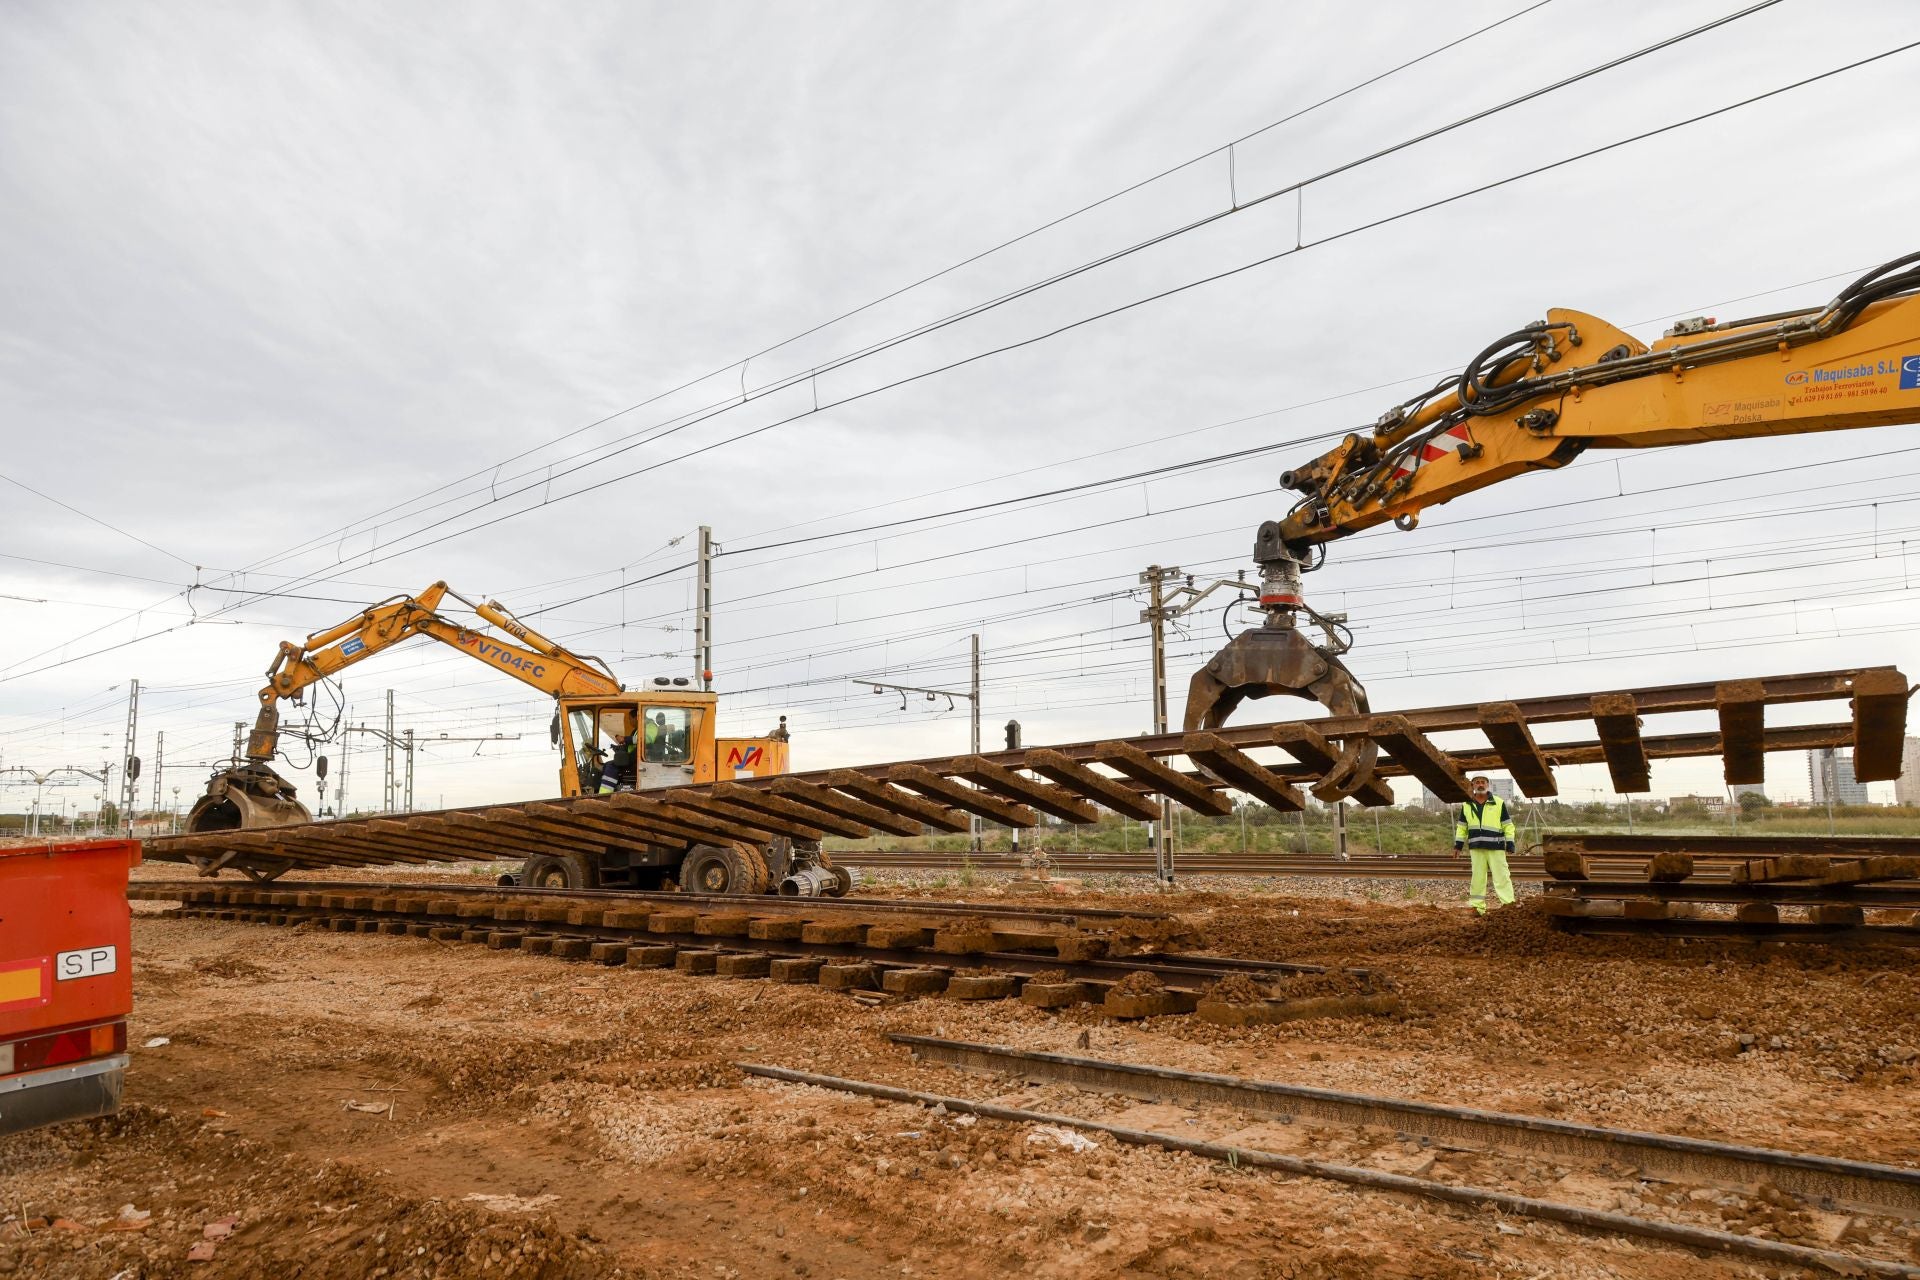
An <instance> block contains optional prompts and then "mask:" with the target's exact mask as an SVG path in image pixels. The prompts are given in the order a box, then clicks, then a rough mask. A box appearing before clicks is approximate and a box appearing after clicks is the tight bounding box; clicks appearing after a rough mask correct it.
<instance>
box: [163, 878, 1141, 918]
mask: <svg viewBox="0 0 1920 1280" xmlns="http://www.w3.org/2000/svg"><path fill="white" fill-rule="evenodd" d="M274 884H275V887H274V888H272V889H239V888H232V889H230V890H229V891H230V892H240V893H254V894H262V895H264V894H280V893H352V894H377V895H379V896H382V897H393V896H395V895H400V894H417V895H424V896H437V895H440V894H453V895H456V896H472V897H496V896H497V897H502V898H507V899H510V900H515V901H527V902H547V901H564V900H568V899H574V898H583V899H588V900H590V901H595V902H604V903H606V904H608V905H609V906H614V905H618V904H621V903H657V904H660V905H664V906H670V907H711V908H717V909H724V910H733V911H738V910H746V909H751V910H752V911H753V912H754V913H755V914H760V915H775V914H779V913H781V912H789V913H795V914H813V915H823V916H824V915H835V914H845V913H846V912H850V911H851V912H861V911H879V912H898V913H902V914H909V915H911V914H916V913H917V914H921V915H948V916H984V917H987V918H988V919H1005V920H1033V921H1039V922H1043V923H1053V924H1071V923H1073V922H1074V921H1075V920H1169V919H1172V913H1171V912H1166V911H1154V910H1151V909H1146V910H1138V911H1130V910H1125V909H1123V908H1119V907H1073V908H1058V909H1048V908H1043V907H1033V908H1029V907H1017V906H1006V905H1002V904H998V903H982V902H914V901H911V900H903V899H900V898H786V897H777V896H770V895H765V894H756V895H752V896H748V895H743V894H724V893H681V892H661V893H651V892H641V891H636V890H628V889H537V888H534V887H533V886H531V885H494V884H457V883H441V882H439V881H426V882H421V883H415V882H412V881H393V880H278V881H275V882H274ZM210 887H213V886H210V885H209V884H208V883H207V882H206V881H204V880H133V881H129V882H128V885H127V888H128V891H129V892H128V896H129V897H145V896H149V895H144V894H136V893H135V892H134V891H136V890H149V889H150V890H155V891H159V892H165V893H168V894H181V893H186V892H189V891H194V890H205V889H208V888H210ZM220 887H222V888H228V886H220ZM234 905H249V904H244V903H235V904H234Z"/></svg>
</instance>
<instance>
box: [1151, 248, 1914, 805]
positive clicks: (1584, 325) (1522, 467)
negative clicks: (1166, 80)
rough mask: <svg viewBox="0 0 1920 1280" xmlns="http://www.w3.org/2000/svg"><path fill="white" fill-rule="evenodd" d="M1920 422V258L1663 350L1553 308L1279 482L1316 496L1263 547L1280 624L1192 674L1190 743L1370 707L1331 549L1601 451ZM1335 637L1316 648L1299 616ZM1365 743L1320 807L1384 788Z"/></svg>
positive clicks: (1246, 636)
mask: <svg viewBox="0 0 1920 1280" xmlns="http://www.w3.org/2000/svg"><path fill="white" fill-rule="evenodd" d="M1908 422H1920V254H1910V255H1908V256H1906V257H1903V258H1899V259H1896V260H1894V261H1893V262H1890V263H1887V264H1886V265H1885V266H1882V267H1878V268H1876V269H1875V270H1873V271H1871V272H1869V273H1867V274H1866V275H1865V276H1863V277H1861V278H1860V279H1859V280H1856V281H1854V282H1853V283H1852V284H1851V285H1849V286H1847V288H1845V289H1844V290H1842V291H1841V292H1840V293H1839V294H1838V295H1837V296H1836V297H1835V298H1834V299H1833V301H1831V302H1829V303H1828V304H1827V305H1825V306H1823V307H1813V308H1808V309H1805V310H1801V311H1792V312H1784V313H1779V314H1775V315H1769V316H1760V317H1756V318H1753V319H1748V320H1738V321H1732V322H1728V323H1720V322H1718V321H1715V320H1713V319H1710V318H1705V317H1702V318H1699V319H1695V320H1688V321H1683V322H1681V323H1680V324H1677V325H1675V326H1674V327H1673V328H1672V329H1670V330H1668V331H1667V333H1666V334H1665V335H1664V336H1663V337H1662V338H1661V339H1660V340H1659V341H1657V342H1655V343H1653V344H1652V345H1648V344H1645V343H1642V342H1640V341H1638V340H1636V339H1635V338H1633V337H1632V336H1631V335H1629V334H1627V333H1626V332H1624V331H1622V330H1620V329H1618V328H1616V327H1614V326H1613V325H1610V324H1608V323H1607V322H1605V321H1603V320H1599V319H1596V318H1595V317H1593V316H1590V315H1586V314H1584V313H1581V312H1577V311H1566V310H1557V309H1556V310H1553V311H1549V312H1548V313H1547V318H1546V319H1545V320H1541V321H1538V322H1536V323H1533V324H1530V325H1528V326H1526V327H1525V328H1523V329H1520V330H1517V331H1516V332H1514V333H1510V334H1508V335H1506V336H1505V337H1503V338H1501V339H1499V340H1498V341H1497V342H1494V343H1492V344H1491V345H1489V346H1488V347H1487V348H1486V349H1485V350H1484V351H1482V352H1481V353H1480V355H1478V356H1477V357H1475V358H1474V360H1473V361H1472V362H1470V363H1469V364H1468V365H1467V366H1466V368H1465V369H1464V370H1463V371H1462V372H1461V373H1460V374H1459V375H1458V376H1457V377H1453V378H1449V379H1447V380H1446V381H1444V382H1442V383H1440V384H1439V385H1438V386H1435V387H1433V388H1431V389H1429V390H1428V391H1425V392H1422V393H1421V394H1419V395H1417V396H1415V397H1413V398H1412V399H1410V400H1408V401H1405V402H1403V403H1402V404H1399V405H1396V406H1394V407H1393V408H1392V409H1390V410H1388V411H1387V412H1386V413H1385V414H1383V415H1382V416H1381V417H1380V418H1379V420H1378V421H1376V422H1375V423H1374V424H1373V426H1372V427H1371V428H1369V429H1367V430H1365V431H1362V432H1355V433H1353V434H1351V435H1348V436H1347V437H1346V438H1345V439H1343V440H1342V441H1341V442H1340V443H1339V444H1338V445H1336V446H1335V447H1334V448H1332V449H1330V450H1328V451H1327V452H1326V453H1323V454H1321V455H1320V456H1319V457H1317V458H1314V459H1312V460H1311V461H1309V462H1307V463H1306V464H1304V465H1303V466H1300V467H1298V468H1296V469H1294V470H1291V471H1288V472H1286V473H1285V474H1283V475H1282V476H1281V478H1280V483H1281V485H1282V487H1284V488H1288V489H1292V490H1294V491H1296V492H1297V493H1299V494H1300V495H1301V497H1300V499H1299V500H1298V501H1297V502H1296V503H1295V504H1294V506H1293V508H1292V510H1290V511H1289V512H1287V514H1286V515H1285V516H1283V517H1282V518H1280V519H1278V520H1270V521H1268V522H1267V523H1266V524H1264V525H1262V526H1261V528H1260V530H1259V532H1258V534H1257V535H1256V536H1255V539H1254V555H1253V558H1254V562H1255V563H1256V565H1257V566H1258V567H1259V571H1260V599H1259V604H1260V607H1261V609H1262V611H1263V612H1264V614H1265V621H1264V622H1263V623H1262V625H1260V626H1259V627H1255V628H1252V629H1250V630H1248V631H1246V632H1244V633H1242V634H1241V635H1239V636H1236V637H1235V638H1234V639H1233V640H1232V641H1230V642H1229V643H1228V644H1227V646H1226V647H1225V648H1224V649H1222V650H1221V651H1220V652H1219V653H1218V654H1216V655H1215V656H1214V658H1213V660H1212V661H1210V662H1209V663H1208V664H1207V665H1206V666H1205V667H1203V668H1201V669H1200V670H1199V671H1197V672H1195V673H1194V676H1193V680H1192V683H1191V685H1190V687H1189V691H1188V698H1187V715H1186V725H1187V728H1189V729H1204V728H1214V727H1217V726H1219V725H1220V724H1222V723H1224V722H1225V720H1226V718H1227V716H1228V715H1229V714H1231V712H1232V711H1233V709H1234V708H1235V707H1236V706H1238V705H1239V703H1241V702H1242V701H1244V700H1246V699H1249V698H1260V697H1266V696H1269V695H1272V694H1288V695H1292V696H1297V697H1306V698H1311V699H1313V700H1315V701H1318V702H1321V703H1323V704H1325V705H1326V706H1328V707H1329V708H1331V709H1332V710H1333V711H1334V712H1335V714H1351V713H1352V712H1353V711H1355V710H1365V709H1366V706H1367V700H1366V691H1365V689H1364V688H1362V687H1361V685H1360V683H1359V682H1358V681H1357V680H1355V679H1354V678H1353V676H1352V674H1351V673H1350V672H1349V671H1348V670H1347V669H1346V667H1345V665H1344V664H1343V663H1342V662H1341V660H1340V658H1341V655H1342V654H1344V653H1345V652H1346V651H1347V649H1348V647H1350V644H1351V640H1350V637H1349V636H1348V635H1347V634H1346V633H1345V629H1344V627H1342V626H1341V625H1340V623H1339V621H1338V620H1335V619H1329V618H1326V617H1324V616H1323V615H1321V614H1319V613H1318V612H1316V611H1315V610H1314V609H1313V608H1312V607H1311V606H1310V605H1308V604H1307V602H1306V599H1305V596H1304V593H1303V589H1302V585H1301V575H1302V574H1303V573H1304V572H1307V571H1309V570H1311V569H1314V568H1318V567H1319V566H1320V564H1321V563H1322V562H1323V561H1324V559H1325V555H1326V550H1327V546H1328V544H1330V543H1332V542H1334V541H1337V540H1338V539H1340V538H1344V537H1347V536H1348V535H1350V534H1354V533H1358V532H1360V531H1361V530H1363V529H1367V528H1371V527H1373V526H1375V525H1378V524H1382V523H1385V522H1386V521H1389V520H1391V521H1393V522H1394V524H1395V525H1396V526H1398V527H1399V528H1401V529H1404V530H1410V529H1413V528H1414V527H1415V526H1416V525H1418V523H1419V519H1420V513H1421V512H1423V511H1424V510H1426V509H1427V508H1428V507H1432V506H1437V505H1439V504H1441V503H1444V502H1448V501H1450V500H1452V499H1453V498H1456V497H1459V496H1460V495H1462V494H1466V493H1471V492H1473V491H1474V490H1477V489H1483V488H1485V487H1487V486H1488V485H1492V484H1498V483H1499V482H1501V481H1503V480H1507V479H1510V478H1511V477H1514V476H1517V475H1522V474H1524V473H1526V472H1528V471H1539V470H1551V469H1553V468H1556V467H1563V466H1565V465H1566V464H1567V463H1569V462H1571V461H1573V460H1574V459H1575V458H1577V457H1579V456H1580V454H1582V453H1584V452H1585V451H1586V450H1588V449H1593V448H1599V449H1642V448H1653V447H1658V446H1665V445H1678V444H1697V443H1700V442H1703V441H1709V440H1738V439H1749V438H1753V437H1757V436H1774V435H1795V434H1803V433H1808V432H1818V431H1840V430H1846V429H1849V428H1858V427H1878V426H1889V425H1894V424H1898V423H1908ZM1302 615H1304V616H1305V618H1306V619H1307V620H1309V621H1311V622H1314V623H1316V624H1318V625H1319V626H1320V627H1321V629H1322V630H1323V631H1324V632H1325V633H1326V638H1327V642H1326V643H1325V644H1315V643H1313V642H1312V641H1311V640H1309V639H1308V638H1307V636H1306V635H1305V634H1304V633H1303V631H1302V629H1301V627H1300V626H1299V620H1300V618H1301V616H1302ZM1372 753H1373V749H1372V747H1371V746H1355V747H1354V748H1351V749H1350V755H1351V758H1347V757H1343V758H1342V760H1341V762H1340V768H1339V769H1338V770H1337V771H1336V774H1335V775H1330V776H1329V777H1328V778H1327V779H1326V780H1325V781H1324V782H1323V783H1322V785H1321V786H1319V787H1316V788H1315V793H1316V794H1318V795H1320V796H1321V798H1322V799H1327V800H1331V799H1336V798H1338V797H1340V796H1344V795H1352V794H1353V793H1354V792H1356V791H1358V790H1359V789H1360V788H1362V787H1364V786H1365V785H1366V784H1367V783H1368V782H1369V781H1370V780H1371V778H1372V774H1373V768H1372V766H1373V754H1372Z"/></svg>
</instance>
